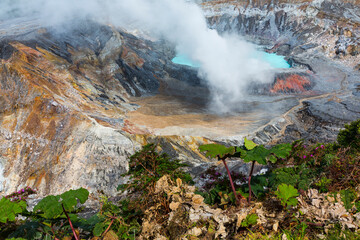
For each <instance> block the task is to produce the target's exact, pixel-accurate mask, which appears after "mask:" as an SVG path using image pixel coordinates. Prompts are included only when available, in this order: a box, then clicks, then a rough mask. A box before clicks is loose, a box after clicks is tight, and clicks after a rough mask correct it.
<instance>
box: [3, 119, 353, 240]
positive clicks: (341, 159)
mask: <svg viewBox="0 0 360 240" xmlns="http://www.w3.org/2000/svg"><path fill="white" fill-rule="evenodd" d="M359 127H360V120H359V121H356V122H354V123H351V124H349V125H346V127H345V130H342V131H341V132H340V133H339V136H338V138H337V142H335V143H331V144H321V143H318V144H314V145H305V144H304V142H303V141H295V142H293V143H292V144H278V145H275V146H272V147H265V146H263V145H257V144H255V143H254V142H253V141H251V140H249V139H245V141H244V145H243V146H223V145H220V144H207V145H203V146H201V147H200V150H201V151H202V152H205V154H206V156H208V157H211V158H216V159H218V160H221V161H222V162H223V163H224V167H225V170H226V172H227V174H221V172H224V171H225V170H222V169H220V167H212V168H209V169H208V170H207V171H206V172H204V173H203V174H202V176H201V179H202V181H203V182H204V185H203V187H202V188H200V189H197V190H196V194H200V195H201V196H203V198H204V199H203V201H204V203H205V204H208V205H209V206H210V207H211V208H213V209H217V210H216V211H219V209H218V208H221V209H223V212H222V214H229V215H228V216H234V215H236V214H237V213H238V212H239V211H240V210H242V214H243V215H242V218H241V219H242V220H241V221H240V220H239V222H236V220H235V221H232V222H228V223H227V225H226V227H225V231H227V238H228V239H289V240H290V239H304V240H305V239H360V233H359V232H358V230H357V231H356V228H350V227H349V226H350V225H351V224H350V225H346V224H344V222H343V220H341V219H346V221H350V220H351V219H353V220H356V221H359V220H360V219H359V218H360V214H359V212H360V194H359V188H360V147H359V146H360V137H359V136H360V134H359V131H360V129H359ZM156 149H157V146H156V145H151V144H150V145H146V146H144V147H143V149H142V150H140V151H139V152H137V153H135V154H134V155H133V156H131V157H130V161H129V166H130V169H129V172H128V173H127V174H126V175H129V181H128V182H127V183H126V184H123V185H120V186H119V187H118V190H119V191H120V193H121V192H126V198H121V199H119V200H117V201H115V200H111V199H112V198H109V197H107V196H100V198H99V199H98V202H99V204H100V208H99V209H100V210H99V211H98V212H97V213H96V214H93V216H91V217H87V218H83V217H81V216H82V212H83V211H84V208H83V204H84V203H85V202H86V201H87V199H88V196H89V192H88V191H87V190H86V189H83V188H80V189H76V190H69V191H67V192H65V193H63V194H60V195H49V196H47V197H45V198H43V199H42V200H41V201H40V202H38V203H37V204H36V205H35V206H34V208H33V210H31V211H30V210H29V207H28V205H27V199H28V197H29V196H30V195H32V194H34V193H36V191H35V190H33V189H31V188H29V187H26V188H24V189H21V190H19V191H17V192H14V193H12V194H10V195H8V196H5V197H3V198H1V199H0V239H57V240H60V239H92V240H96V239H138V238H142V239H144V235H143V234H144V226H145V225H146V224H145V223H149V222H151V223H152V224H155V225H154V226H152V225H151V227H150V228H154V229H158V231H161V234H162V235H163V236H165V237H166V238H169V239H177V238H178V237H180V236H188V237H189V239H216V238H217V239H219V236H218V235H216V233H217V232H218V231H219V229H220V228H219V225H218V223H217V222H216V220H215V219H212V218H210V219H201V218H200V219H199V220H198V221H196V222H189V215H190V214H194V212H192V211H193V210H192V208H191V206H192V202H193V201H198V203H197V204H200V205H201V202H202V200H201V199H202V198H201V197H200V196H197V197H195V195H194V194H193V195H191V197H190V200H189V202H184V203H183V205H176V204H174V202H173V200H174V199H176V198H177V199H180V200H179V203H180V202H181V201H183V200H181V199H185V198H186V196H187V195H188V194H189V193H188V192H186V190H185V189H189V188H186V187H181V186H189V184H193V183H194V182H193V180H192V178H191V176H190V175H189V174H188V173H185V172H184V171H183V170H182V169H183V167H185V165H184V164H182V163H181V162H180V161H178V160H172V159H170V158H169V157H168V156H167V155H166V154H160V153H158V151H156ZM228 159H232V160H240V159H242V161H244V162H246V163H248V162H249V163H251V168H250V172H249V174H248V175H247V176H245V175H243V174H240V173H237V172H230V171H229V168H228V166H227V163H226V160H228ZM255 164H260V165H267V166H268V171H267V172H266V173H264V174H259V175H255V176H253V171H254V166H255ZM164 176H167V178H166V179H168V180H167V181H168V182H167V183H166V184H169V186H170V185H172V186H176V188H177V189H178V190H177V192H176V194H175V195H174V193H169V192H166V191H165V192H164V191H157V190H156V189H157V185H158V183H159V182H161V181H162V180H161V179H164V178H163V177H164ZM192 189H195V187H192ZM314 189H317V190H318V191H316V190H314ZM192 191H194V190H192ZM310 192H311V194H314V196H315V197H317V200H316V201H318V202H316V201H314V202H313V201H312V200H311V199H309V198H308V194H309V193H310ZM174 196H175V197H174ZM252 196H253V199H251V197H252ZM245 197H246V198H248V201H246V202H245V201H242V200H244V199H245ZM315 199H316V198H315ZM321 201H328V203H327V204H330V205H331V204H333V205H332V208H331V209H332V210H329V209H330V208H329V209H328V210H326V209H325V211H335V212H336V209H334V207H336V206H339V204H340V205H341V206H342V208H341V209H343V210H341V209H340V210H341V211H345V210H344V209H346V211H345V212H341V214H340V216H339V218H338V219H333V220H331V221H330V220H321V221H320V220H318V219H317V218H314V217H311V214H310V215H309V212H308V213H306V211H305V210H304V209H303V208H306V206H307V205H308V206H312V207H313V206H316V204H320V205H321V204H322V203H321ZM171 204H172V205H171ZM177 204H178V203H177ZM304 204H305V205H304ZM313 204H315V205H313ZM324 206H325V205H324ZM340 210H339V211H340ZM259 211H260V212H259ZM310 211H312V210H310ZM321 211H323V210H321ZM321 211H320V212H321ZM244 214H247V215H245V216H246V217H245V218H244ZM331 214H333V213H331ZM170 216H171V217H170ZM170 218H171V220H170ZM149 219H151V221H150V220H149ZM320 219H321V218H320ZM349 219H350V220H349ZM344 221H345V220H344ZM144 224H145V225H144ZM155 226H161V227H157V228H156V227H155ZM159 229H160V230H159ZM194 229H195V230H196V231H195V230H194ZM203 229H205V230H206V231H205V232H206V233H204V232H203V233H201V234H200V235H199V234H197V231H203ZM274 229H276V230H274ZM190 230H191V231H190ZM147 231H148V230H147Z"/></svg>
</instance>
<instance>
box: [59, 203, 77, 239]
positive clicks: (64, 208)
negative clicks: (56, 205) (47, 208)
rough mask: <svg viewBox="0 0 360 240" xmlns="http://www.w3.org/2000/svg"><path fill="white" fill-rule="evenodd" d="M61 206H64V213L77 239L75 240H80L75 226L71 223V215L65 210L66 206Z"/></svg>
mask: <svg viewBox="0 0 360 240" xmlns="http://www.w3.org/2000/svg"><path fill="white" fill-rule="evenodd" d="M61 206H62V208H63V211H64V213H65V215H66V217H67V219H68V221H69V224H70V227H71V230H72V232H73V234H74V237H75V240H79V237H78V235H77V234H76V232H75V229H74V226H73V225H72V222H71V220H70V217H69V215H68V214H67V212H66V210H65V208H64V205H63V204H61Z"/></svg>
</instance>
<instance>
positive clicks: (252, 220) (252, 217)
mask: <svg viewBox="0 0 360 240" xmlns="http://www.w3.org/2000/svg"><path fill="white" fill-rule="evenodd" d="M258 218H259V217H258V216H257V215H256V214H249V215H247V216H246V218H245V219H244V220H242V222H241V225H240V226H241V227H249V226H251V225H255V224H256V223H257V220H258Z"/></svg>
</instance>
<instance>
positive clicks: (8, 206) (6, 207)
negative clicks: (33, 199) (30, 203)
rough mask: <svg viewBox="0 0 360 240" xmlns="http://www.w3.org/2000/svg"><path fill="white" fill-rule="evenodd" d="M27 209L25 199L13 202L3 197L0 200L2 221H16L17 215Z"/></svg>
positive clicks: (0, 221)
mask: <svg viewBox="0 0 360 240" xmlns="http://www.w3.org/2000/svg"><path fill="white" fill-rule="evenodd" d="M25 209H26V202H25V201H17V202H13V201H10V200H9V199H7V198H6V197H3V198H2V199H1V200H0V223H7V222H8V221H10V222H13V221H15V218H16V216H18V215H19V214H20V213H22V212H23V211H24V210H25Z"/></svg>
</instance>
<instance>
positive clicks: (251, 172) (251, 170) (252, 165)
mask: <svg viewBox="0 0 360 240" xmlns="http://www.w3.org/2000/svg"><path fill="white" fill-rule="evenodd" d="M254 166H255V161H252V164H251V169H250V174H249V203H250V202H251V176H252V174H253V171H254Z"/></svg>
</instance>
